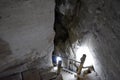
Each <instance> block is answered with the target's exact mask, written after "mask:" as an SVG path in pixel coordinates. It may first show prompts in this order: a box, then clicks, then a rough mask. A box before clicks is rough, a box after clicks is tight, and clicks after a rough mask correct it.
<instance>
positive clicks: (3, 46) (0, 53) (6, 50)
mask: <svg viewBox="0 0 120 80" xmlns="http://www.w3.org/2000/svg"><path fill="white" fill-rule="evenodd" d="M10 54H12V51H11V49H10V46H9V43H8V42H6V41H4V40H3V39H1V38H0V60H2V59H4V58H5V57H7V56H8V55H10Z"/></svg>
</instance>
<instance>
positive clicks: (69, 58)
mask: <svg viewBox="0 0 120 80" xmlns="http://www.w3.org/2000/svg"><path fill="white" fill-rule="evenodd" d="M53 56H56V57H61V58H65V59H68V60H71V61H75V62H77V63H81V62H79V61H76V60H74V59H70V58H67V57H63V56H57V55H53Z"/></svg>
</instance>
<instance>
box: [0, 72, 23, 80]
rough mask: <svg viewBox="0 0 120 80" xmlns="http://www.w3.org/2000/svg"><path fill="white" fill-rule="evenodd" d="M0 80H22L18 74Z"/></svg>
mask: <svg viewBox="0 0 120 80" xmlns="http://www.w3.org/2000/svg"><path fill="white" fill-rule="evenodd" d="M0 80H22V76H21V74H20V73H19V74H14V75H10V76H6V77H4V78H0Z"/></svg>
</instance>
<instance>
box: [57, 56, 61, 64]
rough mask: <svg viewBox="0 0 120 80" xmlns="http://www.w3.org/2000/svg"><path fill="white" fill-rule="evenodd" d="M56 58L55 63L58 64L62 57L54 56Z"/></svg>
mask: <svg viewBox="0 0 120 80" xmlns="http://www.w3.org/2000/svg"><path fill="white" fill-rule="evenodd" d="M56 60H57V64H58V62H59V61H62V58H61V57H59V56H58V57H56Z"/></svg>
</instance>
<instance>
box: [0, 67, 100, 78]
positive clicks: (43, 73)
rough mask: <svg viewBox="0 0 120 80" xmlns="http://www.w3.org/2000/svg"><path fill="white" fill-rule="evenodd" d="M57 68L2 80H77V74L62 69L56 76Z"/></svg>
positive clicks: (94, 74) (92, 75)
mask: <svg viewBox="0 0 120 80" xmlns="http://www.w3.org/2000/svg"><path fill="white" fill-rule="evenodd" d="M56 71H57V68H56V67H54V68H52V69H51V71H49V70H42V71H41V70H36V69H33V70H28V71H24V72H22V73H17V74H13V75H10V76H7V77H4V78H0V80H77V79H76V77H75V73H74V72H72V71H69V70H67V69H62V71H61V74H60V75H58V76H57V75H56ZM83 80H100V78H99V76H97V75H96V73H95V72H92V73H91V74H89V75H87V77H86V78H84V79H83Z"/></svg>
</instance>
